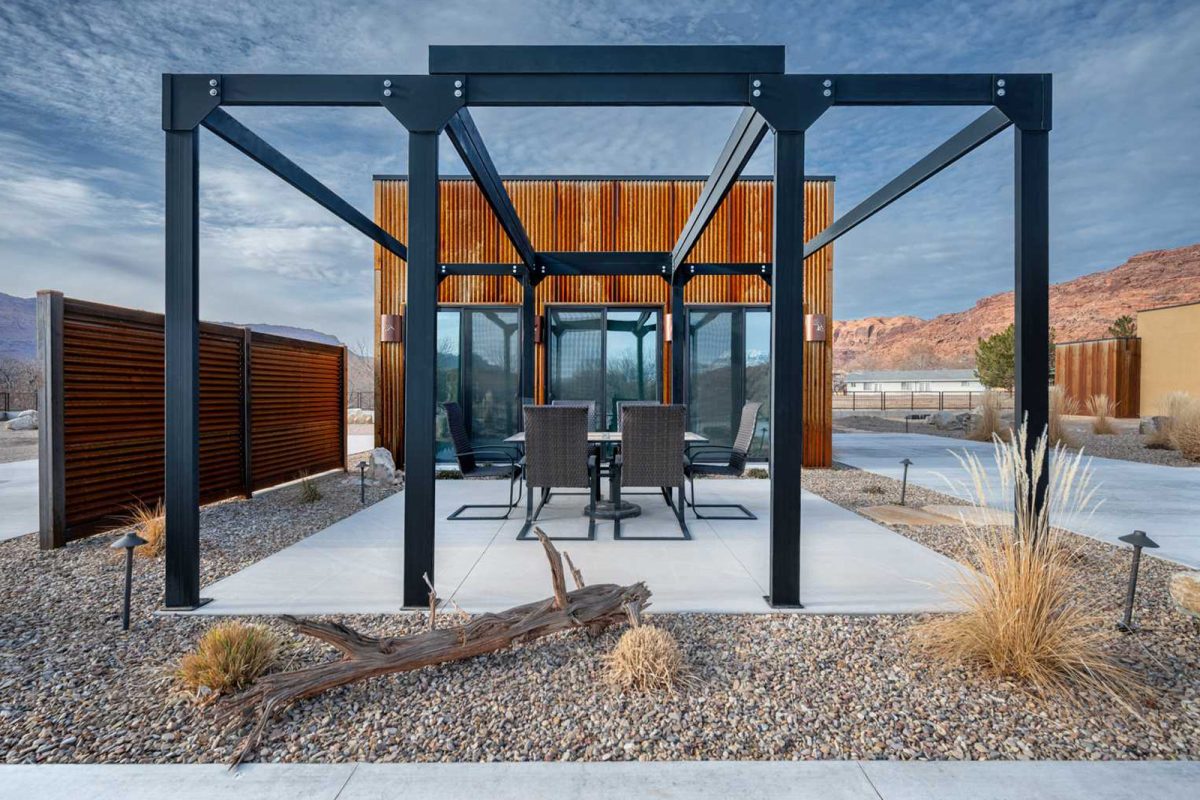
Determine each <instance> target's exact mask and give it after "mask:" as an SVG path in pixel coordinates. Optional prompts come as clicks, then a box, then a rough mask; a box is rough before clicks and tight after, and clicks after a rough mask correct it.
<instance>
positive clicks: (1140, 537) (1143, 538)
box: [1117, 531, 1158, 633]
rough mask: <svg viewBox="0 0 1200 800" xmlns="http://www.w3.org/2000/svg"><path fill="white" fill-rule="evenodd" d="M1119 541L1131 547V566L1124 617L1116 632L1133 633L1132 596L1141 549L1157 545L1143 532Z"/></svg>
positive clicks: (1121, 538)
mask: <svg viewBox="0 0 1200 800" xmlns="http://www.w3.org/2000/svg"><path fill="white" fill-rule="evenodd" d="M1120 540H1121V541H1122V542H1125V543H1126V544H1131V545H1133V564H1131V565H1130V567H1129V593H1128V594H1127V595H1126V596H1125V617H1124V618H1123V619H1122V620H1121V621H1120V622H1119V623H1117V630H1119V631H1121V632H1123V633H1133V632H1134V631H1135V630H1137V628H1135V627H1134V626H1133V595H1134V593H1135V592H1136V591H1137V579H1138V567H1139V566H1140V565H1141V563H1142V548H1143V547H1158V543H1157V542H1155V541H1154V540H1153V539H1151V538H1150V537H1149V536H1147V535H1146V532H1145V531H1134V532H1133V533H1130V534H1126V535H1125V536H1121V537H1120Z"/></svg>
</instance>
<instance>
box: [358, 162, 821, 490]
mask: <svg viewBox="0 0 1200 800" xmlns="http://www.w3.org/2000/svg"><path fill="white" fill-rule="evenodd" d="M703 184H704V180H703V179H702V178H695V179H693V178H661V179H660V178H650V177H647V178H596V179H587V178H520V179H508V180H505V181H504V185H505V188H506V189H507V190H508V193H509V195H510V196H511V197H512V200H513V205H514V206H515V207H516V209H517V213H518V215H519V216H520V218H521V221H522V223H523V224H524V226H525V230H526V232H527V233H528V234H529V238H530V241H531V242H532V244H533V247H534V249H535V250H539V251H572V250H575V251H611V250H617V251H668V250H670V249H671V248H672V247H673V246H674V244H675V239H676V237H677V236H678V234H679V231H680V230H682V228H683V225H684V223H685V222H686V220H687V217H688V214H689V213H690V212H691V209H692V206H693V205H694V204H695V202H696V199H697V198H698V197H699V195H700V190H701V188H702V187H703ZM773 189H774V187H773V185H772V183H771V181H770V180H769V179H765V180H764V179H756V178H743V179H742V180H739V181H738V182H737V183H736V184H734V186H733V188H732V190H731V191H730V193H729V195H728V196H727V197H726V198H725V200H724V201H723V202H722V203H721V205H720V207H719V208H718V209H717V212H716V214H715V215H714V217H713V220H712V222H711V223H710V225H709V226H708V228H707V229H706V230H705V232H704V235H703V236H701V237H700V239H699V241H697V243H696V246H695V248H694V249H693V250H692V253H691V256H690V257H689V260H690V261H694V262H696V263H751V264H753V263H762V262H770V261H771V248H772V237H771V219H772V204H771V200H772V196H773ZM440 196H441V208H440V220H439V226H440V231H441V233H440V246H439V247H440V250H439V259H440V261H442V262H443V263H448V264H456V263H458V264H488V263H501V264H513V263H517V262H518V261H519V259H518V257H517V254H516V251H515V250H514V249H513V247H512V244H511V243H510V242H509V241H508V239H507V238H506V237H505V236H504V233H503V231H502V230H501V229H500V225H499V223H498V222H497V221H496V219H495V217H494V215H493V214H492V212H491V209H490V208H488V205H487V202H486V201H485V199H484V197H483V194H482V192H480V191H479V189H478V187H477V186H476V185H475V184H474V182H473V181H471V180H469V179H455V178H443V179H442V181H441V195H440ZM804 198H805V231H804V238H805V239H806V240H807V239H809V238H811V237H813V236H815V235H816V234H817V233H819V232H820V231H822V230H824V229H825V228H826V227H828V225H829V224H830V223H832V222H833V180H832V179H827V178H826V179H822V178H810V179H808V180H807V182H806V185H805V194H804ZM407 212H408V181H407V180H406V179H405V178H403V177H402V176H397V177H389V176H379V177H377V178H376V180H375V221H376V223H377V224H378V225H379V226H380V227H382V228H383V229H384V230H386V231H387V232H388V233H390V234H392V235H393V236H396V237H397V238H398V239H400V240H401V241H405V240H406V239H407V232H408V231H407V226H408V220H407ZM405 268H406V265H405V264H404V262H403V261H401V260H400V259H399V258H397V257H396V256H395V255H393V254H392V253H389V252H387V251H385V250H383V249H382V248H380V247H376V248H375V270H376V271H375V311H376V314H375V324H376V331H375V342H376V344H375V347H376V351H375V386H376V390H375V436H376V444H377V445H379V446H381V447H387V448H388V449H389V450H391V451H392V452H393V453H394V454H395V455H396V456H397V458H400V457H401V456H402V455H403V445H404V345H403V343H400V342H381V341H380V336H379V334H380V331H379V329H378V326H379V318H380V317H379V315H380V314H401V313H403V310H404V298H405V291H406V287H405ZM804 278H805V283H804V294H805V304H804V309H803V311H802V312H801V311H799V310H798V312H797V313H813V314H825V315H826V316H827V317H828V318H830V319H832V315H833V249H832V247H825V248H823V249H822V250H820V251H819V252H817V253H814V254H813V255H812V256H810V257H809V258H808V259H806V261H805V275H804ZM770 300H771V290H770V287H769V286H768V285H767V284H766V283H765V282H764V281H763V280H762V279H760V278H759V277H757V276H753V275H750V276H712V275H706V276H700V277H697V278H694V279H692V280H691V281H690V282H689V283H688V285H687V288H686V290H685V292H684V302H685V303H687V304H689V305H713V304H723V303H728V304H741V305H759V304H765V303H769V302H770ZM438 302H439V303H444V304H448V305H449V304H454V305H465V304H486V305H515V306H519V305H520V303H521V288H520V284H519V283H518V282H517V280H515V279H514V278H510V277H507V276H452V277H449V278H446V279H445V280H443V281H442V282H441V284H440V285H439V287H438ZM548 303H580V304H590V305H605V304H613V305H616V304H622V303H632V304H641V305H661V306H662V307H663V311H664V313H665V312H668V311H670V308H669V303H670V297H669V294H668V287H667V283H666V281H664V280H662V279H661V278H659V277H657V276H585V277H575V276H571V277H567V276H551V277H548V278H546V279H545V280H543V281H542V282H541V283H539V284H538V286H537V289H536V291H535V304H536V309H535V313H537V314H539V315H540V314H543V313H544V312H545V308H546V305H547V304H548ZM670 350H671V348H670V344H668V343H665V342H664V348H663V357H662V360H661V363H662V370H663V372H662V376H661V377H662V380H661V385H662V386H663V394H664V399H666V398H669V397H670V392H671V387H670V378H671V352H670ZM545 358H546V352H545V347H544V346H543V345H538V346H537V347H536V348H535V361H536V363H535V374H536V380H535V395H536V397H537V398H538V400H539V402H540V401H542V400H544V398H545V386H544V375H545ZM803 389H804V391H803V393H802V395H801V396H802V398H803V403H804V429H805V434H804V464H805V466H810V467H827V466H829V465H830V464H831V463H832V461H833V438H832V434H833V341H832V337H828V340H827V341H824V342H809V343H808V344H807V345H806V349H805V362H804V379H803Z"/></svg>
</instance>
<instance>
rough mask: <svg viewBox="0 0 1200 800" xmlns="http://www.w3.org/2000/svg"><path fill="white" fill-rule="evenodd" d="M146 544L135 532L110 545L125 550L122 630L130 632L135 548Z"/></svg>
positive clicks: (115, 548)
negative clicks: (130, 600)
mask: <svg viewBox="0 0 1200 800" xmlns="http://www.w3.org/2000/svg"><path fill="white" fill-rule="evenodd" d="M145 543H146V540H145V539H143V538H142V537H140V536H138V535H137V534H136V533H134V532H133V531H130V532H129V533H127V534H125V535H124V536H122V537H121V538H120V539H117V540H116V541H115V542H113V543H112V544H110V545H109V547H111V548H112V549H114V550H120V549H121V548H122V547H123V548H125V607H124V608H123V609H122V612H121V630H123V631H127V630H129V599H130V596H131V595H132V593H133V548H135V547H138V546H139V545H143V544H145Z"/></svg>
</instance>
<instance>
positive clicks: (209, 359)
mask: <svg viewBox="0 0 1200 800" xmlns="http://www.w3.org/2000/svg"><path fill="white" fill-rule="evenodd" d="M253 336H254V337H262V335H260V334H254V335H253ZM265 339H267V340H274V341H275V342H276V344H275V345H274V349H275V350H280V349H282V350H283V351H284V352H285V353H288V354H294V355H291V356H290V357H289V359H288V360H287V363H286V369H287V370H289V375H288V376H287V377H286V379H285V378H283V377H282V376H279V375H278V368H277V366H273V365H274V364H276V363H277V361H274V360H273V355H272V354H270V353H264V352H263V349H262V347H259V346H257V343H256V346H254V351H255V356H253V357H252V359H251V360H252V361H253V360H254V358H256V357H261V358H262V359H263V363H262V364H260V365H258V368H257V369H256V370H255V371H256V374H257V375H258V377H259V381H260V391H261V396H260V398H259V404H258V405H252V406H251V409H252V411H251V416H252V418H253V420H254V421H255V422H254V424H255V425H257V426H261V428H262V430H261V431H257V430H256V431H255V433H256V434H257V438H258V439H259V440H260V441H259V444H258V447H257V448H256V447H255V446H254V445H253V444H252V445H251V450H253V451H254V452H253V453H251V456H252V458H251V461H252V463H253V464H254V470H255V474H256V475H259V474H260V470H262V473H261V474H262V475H265V476H267V478H269V477H271V475H272V473H271V472H270V468H271V465H272V464H273V463H276V464H277V463H278V459H277V458H276V453H275V452H274V451H273V449H272V446H271V442H272V441H274V439H273V438H272V437H275V439H278V438H280V437H282V436H283V435H285V434H286V437H287V448H286V449H287V450H288V451H289V455H288V459H289V463H290V465H291V466H290V467H289V469H288V470H282V469H276V471H275V473H274V475H275V476H276V477H277V479H276V480H267V479H263V478H260V479H259V480H257V481H255V482H254V485H253V488H261V487H263V486H267V485H271V484H272V483H278V482H279V481H280V480H290V479H291V478H292V477H295V475H294V474H290V475H288V476H287V477H286V478H281V477H278V476H279V475H281V474H283V473H284V472H288V471H290V472H292V473H294V472H296V471H309V472H317V471H320V470H325V469H334V468H340V467H341V466H342V464H343V463H344V455H339V454H341V453H342V451H343V450H344V448H345V435H344V433H345V431H344V418H345V408H344V405H345V383H344V377H342V376H344V365H345V356H344V348H341V347H331V346H329V345H310V344H309V343H304V342H296V341H295V340H290V339H283V338H282V337H265ZM62 342H63V386H62V393H61V397H62V401H61V402H62V404H63V419H64V425H63V453H64V458H63V461H64V473H65V478H64V488H63V495H64V498H65V500H64V505H65V518H66V539H67V540H68V541H70V540H73V539H79V538H82V537H84V536H88V535H90V534H93V533H97V532H100V531H102V530H106V529H108V528H112V527H114V526H117V525H121V524H123V523H124V521H125V518H126V517H127V516H128V514H129V513H130V510H131V507H132V506H134V505H136V504H138V503H144V504H146V505H149V506H153V505H154V504H155V503H157V502H158V500H159V499H160V498H161V497H162V491H163V451H164V437H163V427H164V418H163V396H164V385H163V318H162V315H161V314H151V313H149V312H145V311H137V310H134V309H127V308H118V307H115V306H106V305H100V304H98V303H90V302H85V301H81V300H74V299H71V298H64V300H63V336H62ZM244 344H245V331H244V329H242V328H237V327H232V326H225V325H214V324H212V323H201V325H200V476H199V477H200V500H201V502H203V503H211V502H215V501H217V500H223V499H226V498H229V497H236V496H239V495H248V494H249V493H250V492H251V490H252V487H251V486H249V485H247V482H246V478H247V476H246V473H245V463H246V459H247V452H246V438H247V437H246V428H245V423H246V414H245V404H244V397H245V395H244V392H243V389H244V385H245V376H244V370H245V368H246V364H245V348H244ZM333 362H336V364H337V365H339V366H333ZM335 370H341V371H340V372H339V373H338V374H337V375H336V376H333V375H332V373H333V372H334V371H335ZM335 377H336V380H335V379H334V378H335ZM281 381H283V383H286V384H287V385H289V386H291V387H292V388H293V389H294V392H295V394H296V396H297V398H298V400H297V402H296V403H294V404H283V405H278V404H275V401H274V394H273V392H274V390H273V388H272V387H273V386H278V385H280V382H281ZM317 397H319V401H318V400H316V399H314V398H317ZM252 400H253V398H252ZM297 411H298V412H300V413H303V414H305V415H307V416H306V417H305V418H298V417H297V416H296V412H297ZM318 436H319V441H317V437H318ZM259 448H261V452H259ZM276 449H277V450H278V449H282V448H281V447H279V446H276ZM331 453H332V454H333V456H331Z"/></svg>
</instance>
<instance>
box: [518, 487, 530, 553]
mask: <svg viewBox="0 0 1200 800" xmlns="http://www.w3.org/2000/svg"><path fill="white" fill-rule="evenodd" d="M532 526H533V487H532V486H526V487H525V524H524V525H522V526H521V530H520V531H519V532H518V533H517V539H518V540H519V541H523V540H525V539H528V538H530V537H529V529H530V528H531V527H532Z"/></svg>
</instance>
